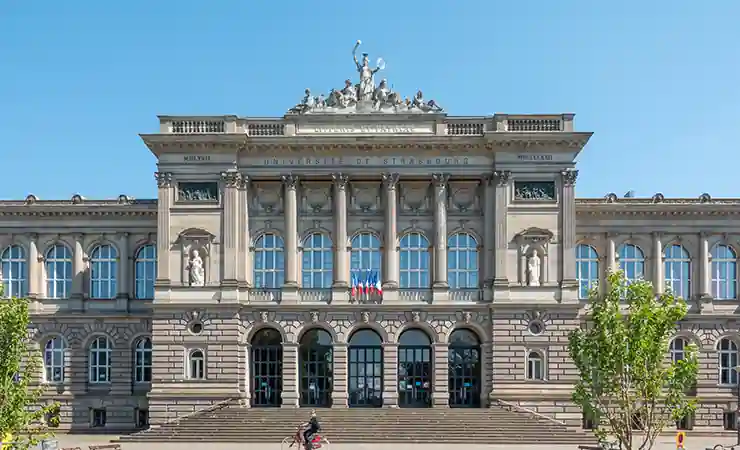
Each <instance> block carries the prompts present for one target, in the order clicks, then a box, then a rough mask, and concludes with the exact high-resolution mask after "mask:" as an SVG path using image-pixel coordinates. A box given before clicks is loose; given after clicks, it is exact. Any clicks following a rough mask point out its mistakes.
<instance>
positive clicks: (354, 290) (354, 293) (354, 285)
mask: <svg viewBox="0 0 740 450" xmlns="http://www.w3.org/2000/svg"><path fill="white" fill-rule="evenodd" d="M356 296H357V275H355V274H352V297H356Z"/></svg>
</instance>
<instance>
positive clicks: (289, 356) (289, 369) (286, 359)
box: [282, 343, 299, 408]
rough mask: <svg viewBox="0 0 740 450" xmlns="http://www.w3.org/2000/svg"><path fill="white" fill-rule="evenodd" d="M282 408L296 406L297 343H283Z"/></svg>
mask: <svg viewBox="0 0 740 450" xmlns="http://www.w3.org/2000/svg"><path fill="white" fill-rule="evenodd" d="M282 398H283V404H282V407H283V408H297V407H298V398H299V397H298V344H294V343H284V344H283V393H282Z"/></svg>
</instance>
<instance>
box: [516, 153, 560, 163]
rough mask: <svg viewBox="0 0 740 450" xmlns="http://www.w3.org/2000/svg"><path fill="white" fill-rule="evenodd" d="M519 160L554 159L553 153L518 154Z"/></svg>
mask: <svg viewBox="0 0 740 450" xmlns="http://www.w3.org/2000/svg"><path fill="white" fill-rule="evenodd" d="M517 159H518V160H519V161H552V155H530V154H527V155H517Z"/></svg>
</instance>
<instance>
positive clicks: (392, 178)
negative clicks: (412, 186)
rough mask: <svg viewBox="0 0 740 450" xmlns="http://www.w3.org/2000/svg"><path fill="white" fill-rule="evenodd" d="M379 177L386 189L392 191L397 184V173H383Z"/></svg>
mask: <svg viewBox="0 0 740 450" xmlns="http://www.w3.org/2000/svg"><path fill="white" fill-rule="evenodd" d="M381 177H382V178H383V184H384V185H385V187H386V188H388V189H393V188H395V187H396V184H398V179H399V176H398V174H397V173H384V174H382V175H381Z"/></svg>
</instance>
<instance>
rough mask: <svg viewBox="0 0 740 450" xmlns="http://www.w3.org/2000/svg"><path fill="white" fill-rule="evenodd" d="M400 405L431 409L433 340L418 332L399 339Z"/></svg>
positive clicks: (407, 333)
mask: <svg viewBox="0 0 740 450" xmlns="http://www.w3.org/2000/svg"><path fill="white" fill-rule="evenodd" d="M398 405H399V406H401V407H407V408H428V407H430V406H431V405H432V340H431V339H430V338H429V336H428V335H427V334H426V333H425V332H423V331H421V330H418V329H411V330H406V331H404V332H403V333H401V336H400V337H399V338H398Z"/></svg>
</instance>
